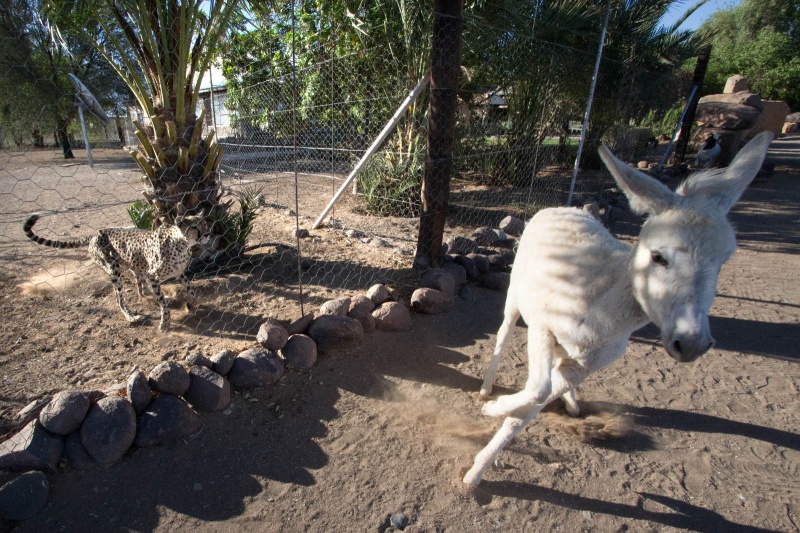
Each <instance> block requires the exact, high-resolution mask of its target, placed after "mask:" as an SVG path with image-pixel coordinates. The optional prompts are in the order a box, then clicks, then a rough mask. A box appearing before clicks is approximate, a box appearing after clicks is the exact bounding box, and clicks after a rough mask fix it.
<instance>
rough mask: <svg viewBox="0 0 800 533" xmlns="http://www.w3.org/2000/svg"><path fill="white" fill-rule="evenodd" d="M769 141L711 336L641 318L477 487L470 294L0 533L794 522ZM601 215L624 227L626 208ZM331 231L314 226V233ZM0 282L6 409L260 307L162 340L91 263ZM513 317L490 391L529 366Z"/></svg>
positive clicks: (488, 343)
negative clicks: (693, 349) (686, 334)
mask: <svg viewBox="0 0 800 533" xmlns="http://www.w3.org/2000/svg"><path fill="white" fill-rule="evenodd" d="M770 157H771V158H773V159H774V160H775V161H776V162H777V163H778V168H777V172H776V174H775V176H773V177H772V178H771V179H770V180H768V181H767V182H765V183H756V184H754V185H753V186H751V188H750V189H749V190H748V191H747V192H746V193H745V195H744V198H743V201H742V202H741V203H740V204H739V206H738V207H736V208H735V212H734V213H733V215H732V218H733V220H734V221H735V223H736V225H737V227H738V234H739V246H740V249H739V251H738V252H737V253H736V254H735V255H734V257H733V258H732V259H731V260H730V262H729V263H728V264H727V265H726V266H725V267H724V268H723V271H722V274H721V278H720V283H719V287H718V296H717V299H716V301H715V304H714V307H713V309H712V312H711V315H712V316H711V326H712V332H713V334H714V336H715V338H716V339H717V341H718V344H717V347H716V348H715V349H714V350H713V351H712V352H710V353H709V354H707V355H706V356H704V357H703V358H701V359H700V360H699V361H697V362H696V363H693V364H688V365H687V364H684V365H681V364H678V363H676V362H674V361H673V360H672V359H671V358H669V357H668V356H667V355H666V353H665V352H664V351H663V349H662V348H661V346H660V343H659V341H658V335H657V331H656V330H655V329H654V328H652V327H648V328H645V329H643V330H640V331H639V332H637V333H636V334H635V335H634V338H633V339H632V342H631V344H630V346H629V349H628V351H627V353H626V355H625V356H624V357H623V358H622V359H621V360H619V361H617V362H616V363H615V364H613V365H612V366H610V367H609V368H606V369H604V370H602V371H600V372H598V373H597V374H595V375H593V376H592V377H590V378H589V379H588V380H587V381H586V382H585V383H584V384H583V385H582V386H581V388H580V389H579V391H578V393H579V399H580V401H581V406H582V408H583V411H584V414H583V416H582V417H581V418H580V419H577V420H575V419H571V418H569V417H567V416H566V415H565V414H564V413H563V412H562V409H561V407H560V406H556V407H555V408H554V409H553V410H551V411H550V412H547V413H543V414H542V415H540V417H539V418H537V419H536V420H535V421H534V422H533V424H531V426H530V427H529V428H527V429H526V430H525V431H524V432H523V433H522V434H521V435H520V436H519V437H518V438H517V439H516V440H514V441H513V442H512V443H511V444H510V445H509V446H508V447H507V449H506V450H505V451H504V452H503V453H502V454H501V457H500V459H501V460H500V462H499V463H498V464H497V467H496V468H493V469H490V470H489V471H488V472H487V474H486V476H485V478H484V482H483V483H482V484H481V486H480V489H479V490H478V491H475V492H466V491H464V490H463V488H462V485H461V483H460V476H461V474H462V472H463V470H464V468H466V467H468V466H469V465H470V464H471V462H472V458H473V456H474V454H475V452H476V451H477V450H479V449H480V448H481V447H482V446H483V445H484V444H485V443H486V441H487V440H488V438H489V437H490V436H491V435H492V434H493V432H494V430H495V429H496V427H497V425H498V423H497V421H495V420H493V419H489V418H485V417H483V416H481V414H480V402H479V401H478V399H477V397H476V392H477V390H478V388H479V384H480V377H481V375H482V372H483V369H484V368H485V366H486V364H487V363H488V360H489V358H490V356H491V352H492V348H493V344H494V338H495V332H496V329H497V327H498V326H499V324H500V321H501V314H502V305H503V295H502V294H500V293H496V292H492V291H488V290H484V289H480V288H475V289H473V290H472V297H471V298H468V299H460V300H458V302H457V305H456V306H455V308H454V309H453V310H452V311H451V312H450V313H448V314H446V315H441V316H436V317H426V316H414V329H413V331H412V332H410V333H407V334H402V333H385V332H376V333H375V334H374V335H373V336H372V338H370V339H368V340H366V341H365V342H364V344H363V345H362V346H361V347H360V348H358V349H354V350H352V351H349V352H346V353H338V354H331V355H326V356H324V357H322V358H321V359H320V361H319V363H318V365H317V366H316V367H315V368H314V369H313V370H312V371H310V372H308V373H305V374H300V373H291V374H287V376H286V377H285V378H283V379H282V380H281V382H280V383H279V384H278V385H277V386H276V387H275V388H274V389H271V390H263V391H258V392H253V393H248V394H245V395H237V396H236V397H235V399H234V401H233V403H232V405H231V407H230V408H229V409H227V410H226V411H224V412H222V413H216V414H211V415H203V429H202V431H201V432H200V433H199V434H197V435H195V436H193V437H192V438H189V439H186V440H185V441H180V442H177V443H173V444H171V445H167V446H160V447H156V448H150V449H134V450H132V451H131V452H129V454H128V455H127V456H126V457H125V458H124V459H123V460H122V461H121V462H119V463H118V464H116V465H112V466H110V467H107V468H98V469H95V470H90V471H82V472H78V471H70V470H67V469H65V470H64V471H62V472H60V473H59V474H58V475H56V476H53V477H52V478H51V494H50V499H49V502H48V504H47V506H46V508H45V509H44V510H43V511H42V512H41V513H40V514H38V515H37V516H36V517H34V518H33V519H31V520H28V521H26V522H23V523H20V524H11V523H5V524H2V527H0V529H2V530H15V531H20V532H27V531H31V532H34V531H37V532H38V531H163V532H166V531H187V530H192V531H209V532H210V531H226V532H227V531H276V532H277V531H379V532H382V531H390V530H392V529H393V528H392V527H391V526H390V524H389V518H388V517H389V515H391V514H392V513H398V512H403V513H404V514H405V515H406V516H407V517H408V518H409V520H410V525H409V526H408V527H407V528H406V531H415V532H423V531H425V532H440V531H448V532H456V531H458V532H467V531H514V532H522V531H566V532H573V531H601V532H606V531H637V532H638V531H675V530H690V531H708V532H712V531H713V532H717V531H720V532H722V531H724V532H728V531H800V435H798V433H797V427H798V425H799V424H800V409H798V403H797V401H798V395H799V394H800V366H798V362H800V357H799V356H800V348H798V347H800V284H799V283H798V279H800V225H798V223H799V222H800V166H799V165H798V157H800V137H797V136H795V137H790V138H788V139H783V140H779V141H777V142H776V143H775V144H773V150H772V151H771V154H770ZM614 229H615V230H616V231H618V232H620V233H621V234H623V235H624V234H630V233H632V232H633V233H635V231H634V230H633V226H631V225H629V224H626V223H625V222H624V221H620V222H619V223H617V225H616V227H615V228H614ZM326 235H327V236H326ZM337 238H339V237H337V236H336V235H334V234H333V233H331V234H322V237H321V241H320V246H322V244H323V243H324V242H325V239H331V240H333V239H337ZM351 246H352V248H357V247H358V246H360V244H359V243H353V244H352V245H351ZM352 248H351V249H352ZM342 253H343V254H346V253H347V250H346V249H345V250H344V251H343V252H342ZM391 253H395V252H391ZM76 260H77V259H76ZM276 264H279V262H278V263H276ZM3 276H4V277H3V286H2V287H0V290H1V291H2V293H1V296H2V300H1V301H0V312H2V316H3V317H4V318H3V324H2V328H1V329H0V334H1V335H2V337H1V338H0V341H1V342H2V347H0V380H2V381H0V401H2V402H3V403H4V404H5V407H6V408H7V409H6V410H5V411H4V413H5V414H8V413H9V412H11V411H12V410H13V408H18V406H19V405H20V404H24V403H26V401H27V400H29V399H33V398H36V397H40V396H41V395H43V394H50V393H53V392H56V391H58V390H64V389H67V388H84V387H91V386H99V385H101V384H106V385H107V384H110V383H113V382H114V381H119V380H120V379H124V377H126V376H127V373H128V372H129V371H130V368H131V367H132V365H134V364H138V365H140V366H141V367H143V368H145V369H146V368H148V365H152V364H155V363H157V362H159V361H161V360H162V359H180V358H182V357H183V356H184V355H185V354H186V353H189V352H190V351H193V350H196V351H201V352H203V353H205V354H207V355H210V354H213V353H214V351H215V350H216V349H221V348H232V349H237V348H244V347H249V346H252V342H253V341H252V328H253V327H254V325H255V324H257V322H258V318H259V317H260V316H263V315H264V314H265V313H266V312H267V311H271V310H272V308H271V307H270V306H269V305H268V304H267V303H266V302H264V301H261V300H259V299H257V298H248V297H242V299H241V301H239V302H238V304H237V302H234V301H226V302H222V303H221V307H222V308H223V311H221V313H223V315H224V313H236V314H238V316H236V317H231V316H227V315H226V316H225V320H228V319H232V318H235V319H236V320H241V322H242V324H243V325H242V328H241V329H239V330H235V331H233V332H231V331H230V330H227V329H226V330H225V331H222V332H218V333H219V334H216V333H215V332H214V330H213V328H212V329H211V330H209V333H206V334H205V335H203V336H200V337H198V336H196V335H191V334H190V333H191V323H190V322H187V321H185V320H184V321H182V322H181V323H182V324H183V326H182V328H178V331H176V332H174V333H171V334H170V335H166V336H156V335H154V334H153V333H152V330H153V324H152V323H151V324H149V325H147V324H146V325H144V326H142V327H139V328H129V327H126V326H124V325H122V324H120V317H119V312H118V311H117V310H116V309H114V305H113V302H112V301H111V300H112V298H111V297H110V296H109V295H108V292H107V290H105V289H102V286H101V285H99V286H98V287H97V288H93V287H94V286H93V285H91V283H89V282H90V281H91V279H90V277H91V276H90V275H89V274H87V276H89V277H87V278H86V283H84V284H77V286H78V288H79V289H80V290H78V289H75V290H74V291H69V290H66V291H63V292H60V293H58V294H57V295H54V296H46V297H41V296H31V295H25V296H21V295H20V293H19V289H18V288H17V284H18V283H19V282H20V281H21V276H20V275H19V274H18V273H16V274H15V273H14V272H4V274H3ZM237 276H240V277H246V273H244V274H237V275H236V276H230V277H224V278H210V279H201V280H199V281H198V283H199V285H200V286H201V287H202V288H201V292H202V291H203V290H205V291H206V294H211V293H220V292H224V291H221V290H220V289H221V288H222V285H223V284H224V283H229V284H231V286H232V287H233V286H235V284H236V283H237V282H236V281H235V278H237ZM87 284H88V285H87ZM353 285H356V283H355V282H354V283H353ZM87 287H89V289H87ZM270 291H271V294H275V293H276V290H275V289H270ZM323 295H324V291H323V290H321V289H320V297H321V296H323ZM239 296H241V295H239ZM138 305H140V306H144V305H145V304H144V303H141V302H140V303H139V304H138ZM237 305H238V307H237ZM212 312H213V311H212V310H209V311H208V315H204V316H209V315H211V314H212ZM287 312H289V311H288V310H287ZM187 324H188V325H187ZM524 333H525V331H524V328H518V331H517V333H516V336H515V339H514V342H513V345H512V347H511V349H510V351H509V353H508V354H507V356H506V358H505V360H504V363H503V366H502V367H501V370H500V372H499V374H498V380H497V383H498V385H499V387H498V389H499V390H498V392H501V393H502V392H508V391H511V390H517V389H519V388H520V387H521V385H522V384H523V382H524V379H525V376H526V364H525V363H524V361H525V334H524Z"/></svg>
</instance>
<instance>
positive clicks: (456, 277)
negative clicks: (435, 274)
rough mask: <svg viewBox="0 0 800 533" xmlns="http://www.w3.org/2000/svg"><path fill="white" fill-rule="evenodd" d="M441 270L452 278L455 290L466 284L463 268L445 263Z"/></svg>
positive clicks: (465, 274) (465, 271) (465, 272)
mask: <svg viewBox="0 0 800 533" xmlns="http://www.w3.org/2000/svg"><path fill="white" fill-rule="evenodd" d="M442 270H444V271H445V272H449V273H450V274H451V275H452V276H453V281H455V284H456V287H457V288H458V287H461V286H462V285H465V284H466V283H467V270H466V269H465V268H464V267H463V266H461V265H457V264H455V263H445V264H443V265H442Z"/></svg>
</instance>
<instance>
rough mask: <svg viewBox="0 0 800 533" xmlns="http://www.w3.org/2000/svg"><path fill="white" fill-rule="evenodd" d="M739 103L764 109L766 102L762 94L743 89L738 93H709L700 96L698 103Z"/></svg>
mask: <svg viewBox="0 0 800 533" xmlns="http://www.w3.org/2000/svg"><path fill="white" fill-rule="evenodd" d="M709 103H719V104H739V105H747V106H750V107H754V108H756V109H758V110H759V111H761V110H763V109H764V102H762V101H761V95H759V94H756V93H754V92H750V91H741V92H738V93H730V94H709V95H707V96H704V97H702V98H700V100H699V101H698V104H709Z"/></svg>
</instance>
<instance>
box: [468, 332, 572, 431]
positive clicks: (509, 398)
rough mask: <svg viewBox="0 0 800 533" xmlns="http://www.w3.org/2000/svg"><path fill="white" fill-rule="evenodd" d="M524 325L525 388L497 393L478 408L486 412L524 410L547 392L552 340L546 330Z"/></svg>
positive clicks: (536, 402) (553, 346) (515, 411)
mask: <svg viewBox="0 0 800 533" xmlns="http://www.w3.org/2000/svg"><path fill="white" fill-rule="evenodd" d="M528 327H529V329H528V381H527V382H526V383H525V388H524V389H522V390H521V391H519V392H518V393H516V394H509V395H505V396H500V397H498V398H497V401H494V402H488V403H486V404H485V405H484V406H483V410H482V412H483V414H484V415H486V416H512V415H514V414H515V413H517V412H518V411H519V412H520V413H526V412H528V411H529V410H530V409H531V408H532V407H533V406H534V405H537V404H541V403H542V402H544V401H545V400H546V399H547V398H548V397H549V396H550V393H551V391H552V389H553V383H552V380H551V373H552V370H553V351H554V350H555V344H556V341H555V338H554V337H553V335H552V334H551V333H550V332H549V331H548V330H546V329H544V328H540V327H536V326H535V325H533V324H531V325H530V326H528ZM562 393H563V392H562ZM560 395H561V394H559V396H560Z"/></svg>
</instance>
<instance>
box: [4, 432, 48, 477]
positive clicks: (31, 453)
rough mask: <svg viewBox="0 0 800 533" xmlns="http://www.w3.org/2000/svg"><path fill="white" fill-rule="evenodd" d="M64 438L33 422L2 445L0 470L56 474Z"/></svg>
mask: <svg viewBox="0 0 800 533" xmlns="http://www.w3.org/2000/svg"><path fill="white" fill-rule="evenodd" d="M63 451H64V437H62V436H61V435H53V434H52V433H50V432H48V431H47V430H46V429H44V427H43V426H42V424H41V423H40V422H39V421H38V420H32V421H30V422H29V423H28V425H26V426H25V427H24V428H22V430H21V431H20V432H19V433H17V434H16V435H14V436H12V437H11V438H10V439H8V440H6V441H4V442H2V443H0V470H14V471H23V470H44V471H46V472H49V473H55V471H56V467H57V466H58V461H59V459H60V458H61V453H62V452H63Z"/></svg>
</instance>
